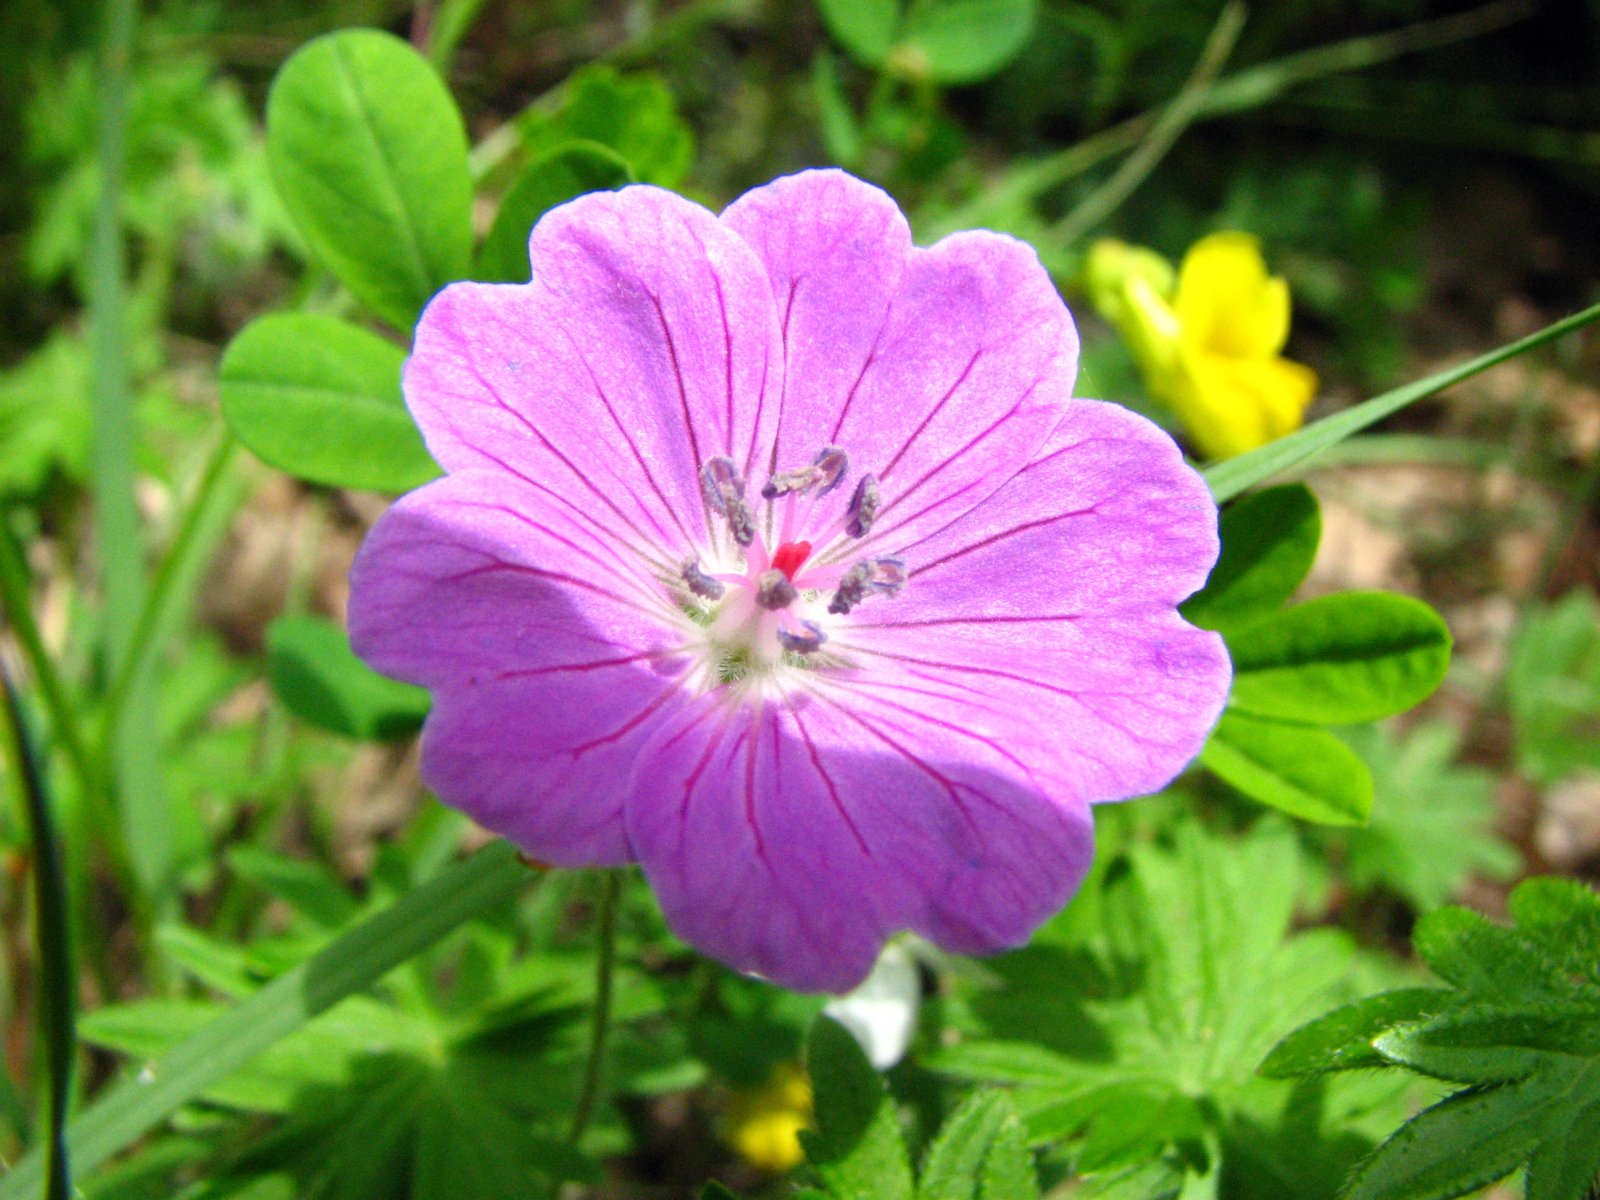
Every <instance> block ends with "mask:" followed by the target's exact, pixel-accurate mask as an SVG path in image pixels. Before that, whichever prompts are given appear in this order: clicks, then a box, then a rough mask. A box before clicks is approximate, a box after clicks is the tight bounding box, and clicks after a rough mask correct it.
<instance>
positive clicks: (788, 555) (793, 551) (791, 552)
mask: <svg viewBox="0 0 1600 1200" xmlns="http://www.w3.org/2000/svg"><path fill="white" fill-rule="evenodd" d="M810 553H811V543H810V542H785V543H784V544H783V545H781V546H779V547H778V548H777V550H776V551H774V552H773V555H772V566H773V569H774V570H778V571H782V572H783V574H784V576H785V578H787V579H788V580H789V582H790V583H793V582H794V573H795V572H796V571H798V570H799V569H800V568H801V567H802V566H804V565H805V561H806V558H807V557H808V556H809V555H810Z"/></svg>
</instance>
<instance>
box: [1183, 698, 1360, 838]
mask: <svg viewBox="0 0 1600 1200" xmlns="http://www.w3.org/2000/svg"><path fill="white" fill-rule="evenodd" d="M1200 762H1201V763H1202V765H1204V766H1205V767H1206V769H1207V770H1210V771H1212V772H1214V773H1215V774H1216V775H1217V776H1218V777H1219V778H1221V779H1223V780H1226V781H1227V782H1228V783H1230V784H1232V785H1233V786H1234V787H1236V788H1238V789H1239V790H1240V791H1241V792H1243V793H1244V794H1245V795H1247V796H1249V797H1250V798H1251V799H1252V800H1257V801H1260V802H1261V803H1262V804H1266V805H1270V806H1271V807H1273V808H1276V809H1279V810H1280V811H1282V812H1285V813H1288V814H1289V815H1290V816H1293V817H1299V818H1300V819H1302V820H1305V821H1315V822H1317V823H1318V824H1321V825H1359V824H1361V823H1362V822H1363V821H1365V820H1366V819H1367V816H1368V814H1370V813H1371V811H1372V799H1373V790H1372V775H1371V773H1370V772H1368V770H1367V768H1366V764H1365V763H1363V762H1362V761H1361V759H1360V757H1359V756H1358V755H1357V754H1356V753H1355V752H1354V751H1353V750H1351V749H1350V748H1349V747H1348V746H1346V745H1345V744H1344V743H1343V742H1341V741H1340V740H1339V739H1338V738H1336V737H1334V736H1333V734H1331V733H1329V732H1328V731H1327V730H1325V729H1315V728H1312V727H1310V726H1306V725H1295V724H1289V723H1287V722H1284V721H1274V720H1268V719H1264V718H1261V717H1255V716H1250V715H1248V714H1246V713H1242V712H1235V711H1233V710H1232V709H1229V710H1227V711H1225V712H1224V713H1223V714H1222V719H1221V720H1220V721H1219V722H1217V727H1216V729H1214V730H1213V731H1212V733H1211V738H1210V740H1208V741H1207V742H1206V744H1205V747H1204V749H1202V750H1201V752H1200Z"/></svg>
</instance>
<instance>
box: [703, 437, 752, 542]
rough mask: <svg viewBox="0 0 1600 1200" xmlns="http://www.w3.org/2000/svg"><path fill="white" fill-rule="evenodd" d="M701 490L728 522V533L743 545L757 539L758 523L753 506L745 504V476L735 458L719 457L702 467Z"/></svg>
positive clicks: (708, 501)
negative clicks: (754, 519)
mask: <svg viewBox="0 0 1600 1200" xmlns="http://www.w3.org/2000/svg"><path fill="white" fill-rule="evenodd" d="M700 490H701V491H702V492H703V493H705V498H706V503H707V504H708V505H710V506H711V507H712V508H714V509H715V510H716V511H717V512H719V513H721V514H722V515H723V516H724V517H726V518H727V519H728V531H729V532H730V533H732V534H733V540H734V541H736V542H738V543H739V545H741V546H748V545H749V544H750V543H751V542H752V541H754V540H755V536H756V527H755V522H754V521H753V520H752V519H751V517H750V506H749V505H747V504H746V503H745V502H744V476H743V475H741V474H739V468H738V467H737V466H735V465H734V462H733V459H731V458H728V457H727V456H726V455H722V454H719V455H717V457H715V458H710V459H707V460H706V462H705V465H704V466H702V467H701V468H700Z"/></svg>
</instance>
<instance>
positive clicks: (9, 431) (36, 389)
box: [0, 329, 93, 495]
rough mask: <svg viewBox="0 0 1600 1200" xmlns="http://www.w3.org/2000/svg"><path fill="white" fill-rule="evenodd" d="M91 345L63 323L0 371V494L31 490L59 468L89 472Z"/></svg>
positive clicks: (74, 476) (69, 474)
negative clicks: (86, 344) (21, 358)
mask: <svg viewBox="0 0 1600 1200" xmlns="http://www.w3.org/2000/svg"><path fill="white" fill-rule="evenodd" d="M92 431H93V422H92V421H91V419H90V412H89V350H88V347H87V346H85V345H84V344H83V339H82V338H81V337H78V336H76V335H74V334H71V333H67V332H65V331H63V330H61V329H57V330H55V331H54V332H52V333H51V334H50V336H49V338H47V339H46V341H45V343H44V345H42V346H40V347H39V349H37V350H35V351H34V352H33V353H32V354H30V355H29V356H28V357H27V358H25V359H23V360H22V361H21V362H19V363H18V364H17V365H16V366H14V367H10V368H8V369H7V370H4V371H0V446H3V447H5V452H4V453H3V454H0V494H5V495H13V494H17V493H26V494H32V493H34V492H37V491H38V490H39V489H40V488H41V487H43V486H44V485H45V483H47V482H48V481H49V479H50V476H51V474H52V472H56V471H59V472H60V473H61V474H62V475H63V476H64V477H66V478H68V479H71V480H75V481H78V482H81V481H83V480H84V479H86V478H87V477H88V474H89V444H90V439H91V437H92Z"/></svg>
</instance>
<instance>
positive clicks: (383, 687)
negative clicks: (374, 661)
mask: <svg viewBox="0 0 1600 1200" xmlns="http://www.w3.org/2000/svg"><path fill="white" fill-rule="evenodd" d="M267 676H268V678H269V679H270V680H271V682H272V691H273V694H274V695H276V696H277V697H278V699H279V700H281V701H282V702H283V705H284V707H285V708H287V709H288V710H289V711H290V712H292V713H294V715H295V716H297V717H299V718H300V719H301V720H302V721H306V722H308V723H310V724H312V725H315V726H317V728H319V729H326V730H329V731H330V732H332V733H339V734H343V735H344V736H345V737H352V738H361V739H371V740H379V741H384V740H392V739H396V738H406V737H410V736H411V735H412V734H414V733H416V731H417V730H418V729H420V728H422V720H423V718H424V717H426V716H427V715H428V693H427V692H425V691H424V690H423V689H422V688H419V687H413V686H412V685H411V684H409V683H400V682H398V681H396V680H393V679H387V678H385V677H384V676H382V675H379V674H378V673H377V672H376V671H374V670H373V669H372V668H371V667H369V666H367V664H366V663H364V662H362V661H361V660H360V659H359V658H357V657H356V655H355V651H353V650H351V649H350V642H349V639H347V638H346V637H345V634H344V630H342V629H340V628H339V627H338V626H337V625H335V624H334V623H333V622H331V621H326V620H323V619H322V618H321V617H309V616H287V617H279V618H278V619H277V620H276V621H274V622H273V623H272V624H271V625H270V626H268V627H267Z"/></svg>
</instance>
